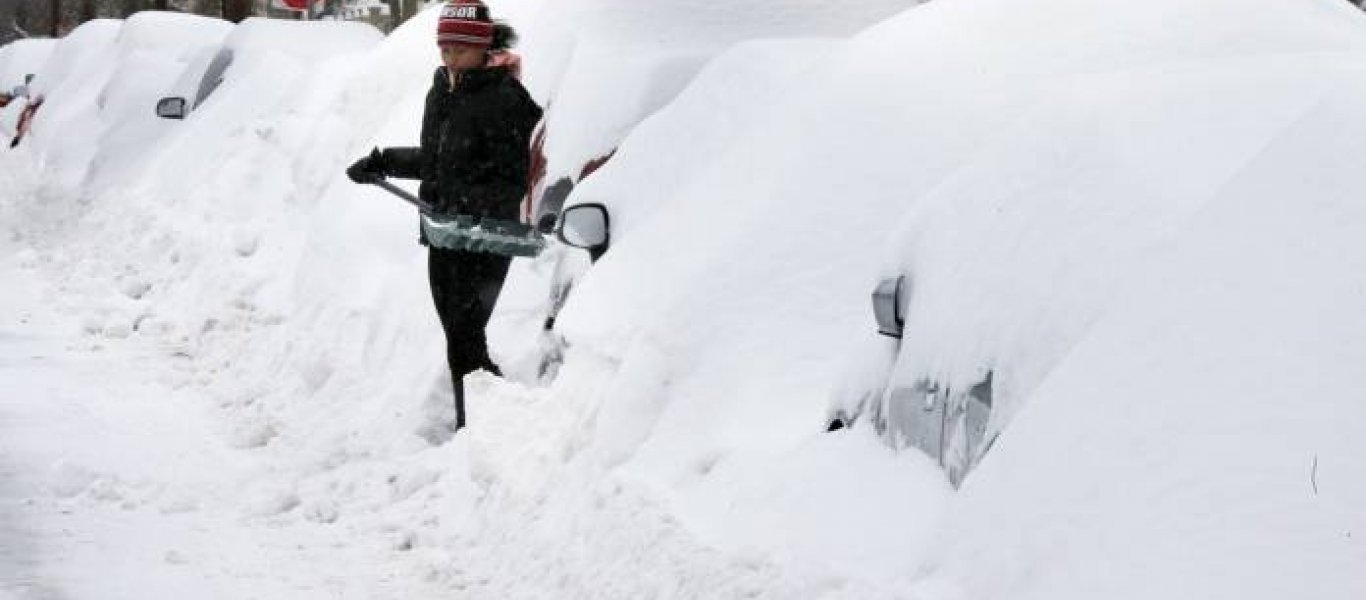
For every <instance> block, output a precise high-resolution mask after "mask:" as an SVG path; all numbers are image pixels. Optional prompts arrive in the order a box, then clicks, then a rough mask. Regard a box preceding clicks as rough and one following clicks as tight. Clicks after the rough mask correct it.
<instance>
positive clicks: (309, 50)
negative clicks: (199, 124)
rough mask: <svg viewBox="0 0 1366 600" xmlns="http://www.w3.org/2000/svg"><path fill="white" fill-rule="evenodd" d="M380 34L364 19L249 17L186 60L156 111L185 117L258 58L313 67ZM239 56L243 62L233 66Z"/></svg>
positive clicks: (365, 47) (362, 48)
mask: <svg viewBox="0 0 1366 600" xmlns="http://www.w3.org/2000/svg"><path fill="white" fill-rule="evenodd" d="M380 39H381V35H380V34H379V31H378V30H376V29H375V28H374V27H371V26H369V25H367V24H363V23H355V22H346V21H329V20H323V21H286V20H279V19H262V18H250V19H247V20H245V21H243V22H242V23H241V24H239V25H238V26H237V27H236V28H235V29H234V30H233V32H232V33H231V34H230V35H229V36H228V37H227V38H226V39H224V40H223V43H222V45H221V46H216V47H211V48H205V49H203V50H201V51H200V52H199V54H198V55H197V56H195V57H194V58H193V59H192V60H190V61H189V62H188V63H187V64H186V66H185V69H184V70H183V71H182V72H181V74H180V76H179V77H178V78H177V79H176V81H175V83H174V84H172V85H171V86H170V87H169V88H168V89H169V92H170V93H169V94H167V95H166V96H164V97H162V98H161V99H160V100H158V101H157V103H156V111H155V112H156V115H157V116H158V117H161V118H165V119H184V118H185V117H186V116H188V115H189V114H190V113H191V112H193V111H195V110H196V109H198V108H199V107H200V106H202V105H203V104H204V102H205V101H207V100H208V99H209V97H210V96H211V95H212V94H214V92H215V91H216V90H218V89H219V87H220V86H222V85H223V82H224V81H225V80H227V79H228V78H229V77H243V76H245V75H244V74H243V71H248V70H251V69H254V68H260V66H261V64H262V63H267V64H268V63H270V62H277V63H283V62H288V63H294V64H298V65H299V66H301V67H303V68H312V67H315V66H316V65H317V64H318V63H320V62H322V61H324V60H327V59H330V58H334V57H338V56H345V55H348V54H357V53H360V52H364V51H366V50H369V49H370V48H372V47H373V46H374V45H375V44H376V43H378V41H379V40H380ZM258 61H259V62H258ZM243 62H245V63H246V65H247V66H245V67H243V66H235V65H239V64H241V63H243ZM277 66H278V65H277ZM267 68H269V67H267Z"/></svg>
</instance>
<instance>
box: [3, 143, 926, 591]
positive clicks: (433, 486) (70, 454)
mask: <svg viewBox="0 0 1366 600" xmlns="http://www.w3.org/2000/svg"><path fill="white" fill-rule="evenodd" d="M23 164H25V163H23V162H22V161H14V160H10V161H4V162H0V183H3V184H5V185H4V186H0V187H4V189H7V190H10V191H11V192H16V194H17V195H18V197H12V198H8V199H7V200H6V202H4V203H0V213H3V217H4V219H3V222H4V223H5V225H6V230H5V231H4V232H3V233H4V236H3V241H2V242H0V243H3V253H0V256H3V257H4V258H3V262H0V281H4V282H5V288H4V289H5V292H4V294H3V295H0V315H3V321H0V323H3V325H2V326H0V598H3V599H4V600H11V599H15V600H38V599H72V600H80V599H101V600H104V599H121V598H127V599H134V598H153V597H179V598H224V599H236V598H397V597H402V598H449V597H471V598H547V597H584V598H588V597H616V598H639V597H737V598H738V597H771V598H787V597H794V596H802V597H813V596H820V597H831V598H840V597H845V598H871V597H900V596H899V594H898V593H896V592H895V591H894V590H892V589H891V588H889V587H887V585H886V582H882V583H875V582H872V581H871V580H870V579H868V578H867V577H863V576H860V575H859V574H858V573H857V572H853V573H841V572H839V571H832V570H830V569H827V568H817V569H809V568H800V569H799V568H798V567H797V566H796V565H797V564H799V563H793V562H788V563H786V564H784V563H780V562H775V561H774V560H773V559H774V557H773V556H770V555H768V553H766V552H765V551H763V550H761V549H757V548H755V549H750V550H741V551H739V552H731V553H727V552H722V551H719V550H717V549H715V547H714V546H713V545H711V544H707V543H705V542H704V541H703V539H702V538H700V537H699V536H698V535H696V534H695V533H694V532H693V531H692V530H690V529H689V528H688V527H686V526H685V525H684V524H683V523H682V522H681V517H680V516H679V515H678V514H675V511H674V510H673V509H672V508H671V507H670V506H669V505H668V503H667V502H666V501H664V500H663V498H662V497H661V496H659V495H658V494H655V493H653V492H651V491H650V490H649V488H648V487H647V486H644V485H641V484H640V483H636V482H634V480H633V479H631V478H628V477H619V476H615V475H611V474H604V473H602V472H600V471H598V470H596V469H593V468H577V469H576V468H570V467H567V466H566V464H565V463H564V460H565V458H564V456H562V455H563V454H564V453H566V452H572V451H571V450H569V448H570V447H572V446H573V445H574V442H573V439H572V438H574V437H575V436H576V435H579V434H578V433H576V432H577V431H578V430H579V425H580V424H579V423H578V418H579V417H578V416H577V415H576V414H575V409H574V407H572V406H564V405H548V404H547V402H546V400H547V397H546V393H545V392H544V391H532V390H526V389H523V388H520V387H518V386H514V385H512V384H507V383H504V382H501V381H500V380H497V379H494V378H491V377H488V376H475V377H474V378H473V379H472V380H471V382H470V383H471V384H472V391H471V398H470V410H471V412H472V414H474V415H477V416H478V422H477V424H476V425H475V426H474V427H472V428H471V429H470V430H467V432H466V433H464V434H461V435H460V436H457V437H456V438H454V439H442V440H438V441H437V442H436V443H433V444H432V445H431V446H430V447H427V448H425V449H418V450H416V451H413V452H411V453H406V454H400V455H397V456H392V457H375V458H374V459H372V460H368V459H365V458H364V457H348V458H347V459H346V460H344V461H339V462H338V464H333V465H328V466H327V467H326V468H323V469H319V470H318V471H316V472H313V473H308V474H304V475H301V472H303V471H306V468H305V467H301V466H300V465H299V463H300V462H304V461H301V460H300V459H299V457H297V456H290V455H289V450H288V449H285V450H280V449H277V448H274V447H273V446H270V445H266V444H256V443H250V440H248V442H247V443H244V442H243V439H242V438H243V433H242V432H241V431H240V430H238V429H236V428H235V427H234V425H233V423H234V415H233V414H232V413H231V411H230V410H228V409H227V408H226V407H224V406H222V405H221V404H220V403H219V402H218V401H217V400H216V399H215V396H214V395H213V394H212V393H210V389H211V388H209V387H206V385H207V382H205V381H204V380H203V379H202V368H201V367H202V365H196V364H195V363H196V358H194V357H191V356H189V355H187V354H185V353H184V352H183V351H180V350H178V349H177V348H176V347H175V346H174V345H167V344H165V343H164V342H165V340H163V339H160V338H158V337H156V336H141V335H131V336H125V335H122V334H118V335H114V336H109V335H106V333H107V332H105V331H104V330H102V329H93V330H92V328H91V327H90V326H89V325H90V324H89V322H88V319H87V318H86V317H84V316H82V315H83V313H84V312H85V311H84V310H81V307H80V303H81V302H83V301H88V300H81V299H80V298H76V299H74V302H73V298H71V297H69V294H70V293H71V292H72V290H71V288H70V286H71V283H72V278H71V277H70V275H69V273H67V272H66V270H65V268H64V267H62V266H61V260H62V258H63V249H62V248H61V246H60V243H58V244H55V245H54V244H53V243H52V242H53V240H54V239H60V236H57V237H55V238H54V237H52V230H51V229H50V226H51V222H49V221H47V220H45V219H44V218H43V217H42V216H41V215H40V214H38V213H31V212H26V211H28V210H29V208H26V207H32V206H34V205H35V200H36V198H34V197H33V194H35V193H36V192H34V190H33V188H32V187H26V183H30V182H26V181H25V179H26V177H25V173H24V172H22V171H21V170H19V169H17V168H16V166H15V165H23ZM45 236H46V237H45ZM64 295H67V296H66V297H64ZM73 307H74V308H73ZM86 308H88V307H86ZM566 377H567V378H570V379H572V378H573V377H574V374H573V373H570V374H567V375H566ZM248 437H250V436H248ZM836 443H839V442H838V441H837V442H836ZM844 443H846V444H853V445H854V446H857V447H860V448H863V449H864V451H871V452H873V453H881V451H880V450H878V449H877V446H876V443H875V442H873V441H872V440H871V438H868V437H867V436H864V437H860V438H854V437H852V436H850V437H848V438H845V439H844ZM911 460H917V459H916V458H914V457H912V458H911ZM927 470H928V469H927ZM723 510H724V508H723ZM816 529H819V527H817V528H816Z"/></svg>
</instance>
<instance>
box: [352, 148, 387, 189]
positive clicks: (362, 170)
mask: <svg viewBox="0 0 1366 600" xmlns="http://www.w3.org/2000/svg"><path fill="white" fill-rule="evenodd" d="M385 171H386V169H385V164H384V153H383V152H380V151H379V148H375V149H374V150H371V151H370V154H368V155H366V156H362V157H361V159H360V160H358V161H356V162H355V163H352V165H351V166H349V167H347V168H346V176H347V177H350V178H351V181H354V182H356V183H375V182H377V181H381V180H383V179H384V177H385V175H387V174H388V173H386V172H385Z"/></svg>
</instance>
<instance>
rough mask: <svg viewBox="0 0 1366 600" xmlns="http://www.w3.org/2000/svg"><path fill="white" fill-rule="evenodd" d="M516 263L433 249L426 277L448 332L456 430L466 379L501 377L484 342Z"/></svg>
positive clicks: (462, 414)
mask: <svg viewBox="0 0 1366 600" xmlns="http://www.w3.org/2000/svg"><path fill="white" fill-rule="evenodd" d="M511 262H512V259H511V258H509V257H506V256H499V255H497V254H488V253H484V252H465V251H462V250H442V249H440V248H430V249H429V250H428V254H427V278H428V280H429V281H430V283H431V286H432V301H433V302H434V303H435V304H436V315H437V317H439V318H440V319H441V329H443V330H444V331H445V332H446V364H447V365H448V366H449V367H450V369H451V382H452V384H453V385H454V386H455V405H456V406H455V411H456V426H457V427H463V426H464V425H465V406H464V404H465V403H464V386H463V384H462V383H461V381H462V380H463V379H464V377H465V374H467V373H470V372H473V371H476V370H479V369H481V368H482V369H487V370H488V371H490V372H493V373H498V367H497V365H494V364H493V361H492V360H490V359H489V351H488V346H487V345H486V342H485V340H484V327H485V326H486V325H488V322H489V315H491V314H492V313H493V304H494V302H496V301H497V300H498V293H499V292H500V291H502V289H503V279H504V278H505V277H506V276H507V272H508V265H509V264H510V263H511Z"/></svg>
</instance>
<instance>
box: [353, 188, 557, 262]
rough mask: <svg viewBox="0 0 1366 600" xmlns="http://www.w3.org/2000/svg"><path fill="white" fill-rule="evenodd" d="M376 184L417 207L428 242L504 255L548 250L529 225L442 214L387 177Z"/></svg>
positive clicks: (537, 232)
mask: <svg viewBox="0 0 1366 600" xmlns="http://www.w3.org/2000/svg"><path fill="white" fill-rule="evenodd" d="M374 183H375V185H377V186H379V187H380V188H382V189H383V190H384V191H386V192H389V193H390V194H393V195H395V196H398V197H399V199H401V200H403V201H404V202H407V203H408V204H411V205H413V206H416V207H417V210H418V212H420V213H422V233H423V234H424V235H425V236H426V238H427V243H428V244H431V245H432V246H435V247H437V248H444V249H446V250H466V251H470V252H488V253H491V254H498V255H502V256H522V257H528V258H530V257H534V256H537V255H539V254H540V253H541V251H542V250H545V238H544V237H542V236H541V233H540V232H539V231H536V230H535V229H534V228H532V227H531V226H530V225H524V224H522V223H518V222H516V221H505V220H502V219H481V218H479V217H474V216H470V215H439V214H437V212H436V209H435V208H434V207H433V206H432V205H430V204H427V203H426V202H423V201H422V200H421V199H420V198H418V197H417V196H414V195H412V194H411V193H409V192H408V191H407V190H404V189H403V188H400V187H398V186H396V185H394V184H392V183H389V182H388V181H385V180H384V179H378V180H376V181H375V182H374Z"/></svg>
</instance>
